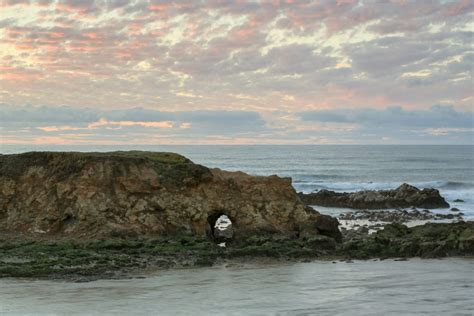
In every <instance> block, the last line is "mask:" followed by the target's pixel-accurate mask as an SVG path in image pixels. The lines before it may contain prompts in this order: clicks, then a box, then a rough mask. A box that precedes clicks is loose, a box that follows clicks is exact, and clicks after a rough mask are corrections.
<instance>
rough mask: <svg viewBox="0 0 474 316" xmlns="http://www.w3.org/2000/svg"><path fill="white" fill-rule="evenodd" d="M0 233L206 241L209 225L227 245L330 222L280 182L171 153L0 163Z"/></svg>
mask: <svg viewBox="0 0 474 316" xmlns="http://www.w3.org/2000/svg"><path fill="white" fill-rule="evenodd" d="M0 206H1V209H0V210H1V211H0V231H10V232H15V233H18V234H23V235H35V234H48V235H56V234H60V235H63V236H65V237H67V236H71V237H74V238H75V237H81V238H96V237H102V236H104V237H106V236H125V237H126V236H163V235H170V234H192V235H194V236H201V237H203V236H209V235H210V234H212V229H213V225H214V224H215V221H216V219H217V218H218V217H219V216H220V215H222V214H225V215H226V216H228V218H230V220H231V221H232V232H233V236H232V238H233V239H234V240H235V239H239V238H247V237H248V236H250V235H254V234H260V233H262V232H265V233H269V232H275V233H279V234H287V235H291V236H297V235H299V234H300V230H299V229H300V227H305V226H306V227H312V233H313V234H323V235H327V236H337V235H338V234H339V230H338V229H337V225H338V223H337V220H334V219H332V220H330V219H328V218H326V217H325V216H323V215H320V214H319V213H318V212H316V211H314V210H312V209H309V208H307V207H306V206H305V205H304V204H303V203H302V202H301V201H300V199H299V198H298V196H297V194H296V192H295V190H294V189H293V187H292V186H291V179H290V178H280V177H278V176H270V177H258V176H250V175H247V174H245V173H243V172H227V171H223V170H219V169H209V168H206V167H204V166H201V165H197V164H194V163H193V162H191V161H190V160H189V159H187V158H185V157H183V156H180V155H177V154H172V153H155V152H112V153H60V152H57V153H50V152H32V153H25V154H18V155H0Z"/></svg>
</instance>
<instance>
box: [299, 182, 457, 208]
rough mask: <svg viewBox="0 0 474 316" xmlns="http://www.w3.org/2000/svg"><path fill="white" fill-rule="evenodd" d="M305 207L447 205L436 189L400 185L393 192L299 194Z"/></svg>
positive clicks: (433, 206) (441, 206)
mask: <svg viewBox="0 0 474 316" xmlns="http://www.w3.org/2000/svg"><path fill="white" fill-rule="evenodd" d="M299 196H300V198H301V200H302V201H303V202H304V203H305V204H307V205H319V206H328V207H345V208H355V209H387V208H404V207H412V206H414V207H421V208H430V209H433V208H447V207H449V204H448V203H447V202H446V201H445V199H444V198H443V197H442V196H441V195H440V194H439V191H438V190H436V189H423V190H420V189H418V188H416V187H414V186H411V185H409V184H406V183H404V184H402V185H401V186H399V187H398V188H397V189H395V190H380V191H371V190H368V191H359V192H351V193H348V192H342V193H339V192H334V191H328V190H320V191H318V192H315V193H309V194H304V193H299Z"/></svg>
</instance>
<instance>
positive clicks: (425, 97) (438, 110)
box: [0, 0, 474, 145]
mask: <svg viewBox="0 0 474 316" xmlns="http://www.w3.org/2000/svg"><path fill="white" fill-rule="evenodd" d="M473 32H474V0H455V1H442V0H423V1H422V0H419V1H418V0H414V1H408V0H392V1H390V0H378V1H374V0H372V1H368V0H367V1H366V0H360V1H355V0H331V1H329V0H328V1H311V2H309V1H238V0H235V1H177V2H171V1H154V0H150V1H125V0H81V1H77V0H76V1H71V0H56V1H53V0H36V1H22V0H0V132H1V134H0V145H1V144H4V145H6V144H13V145H15V144H21V145H55V144H67V145H75V144H80V145H87V144H94V145H101V144H104V145H105V144H140V145H142V144H150V145H153V144H474V107H473V104H474V92H473V91H474V82H473V77H472V75H473V71H474V41H473V34H474V33H473Z"/></svg>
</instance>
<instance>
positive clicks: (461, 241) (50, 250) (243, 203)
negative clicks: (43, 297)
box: [0, 151, 474, 280]
mask: <svg viewBox="0 0 474 316" xmlns="http://www.w3.org/2000/svg"><path fill="white" fill-rule="evenodd" d="M410 190H411V189H410ZM419 191H422V192H427V191H424V190H419ZM425 200H428V201H432V199H431V198H428V199H425ZM306 202H307V201H306ZM430 205H431V204H430ZM393 225H399V226H393V227H395V228H393V229H392V228H390V229H389V230H387V231H386V232H383V231H378V232H376V233H373V234H368V233H367V232H365V231H364V232H362V231H360V232H358V233H357V234H352V235H351V234H347V231H346V230H343V231H342V232H343V233H341V231H340V230H339V227H338V226H339V222H338V220H337V219H336V218H333V217H331V216H328V215H323V214H320V213H319V212H317V211H316V210H314V209H312V208H311V207H309V206H307V205H305V203H304V199H303V201H302V199H300V197H299V196H298V194H297V193H296V191H295V190H294V188H293V187H292V185H291V179H290V178H280V177H278V176H268V177H260V176H250V175H248V174H245V173H242V172H227V171H223V170H219V169H210V168H207V167H204V166H201V165H198V164H194V163H193V162H192V161H190V160H189V159H187V158H185V157H183V156H180V155H178V154H174V153H157V152H138V151H131V152H110V153H78V152H68V153H64V152H31V153H24V154H17V155H0V277H12V276H13V277H45V278H67V279H73V280H90V279H95V278H114V277H123V276H125V275H127V274H128V273H131V272H133V273H135V272H137V271H140V272H146V271H149V270H153V269H161V268H170V267H188V266H200V265H212V264H214V263H216V262H220V261H225V260H236V259H239V260H244V259H245V260H247V259H248V260H254V259H255V258H275V259H276V260H308V259H315V258H319V259H333V258H351V257H354V258H370V257H381V256H383V257H385V256H394V257H398V256H402V257H410V256H431V255H432V256H446V255H473V254H474V247H473V243H474V227H473V225H474V223H472V222H458V223H452V224H430V225H431V226H427V225H428V224H427V225H424V226H420V227H425V228H408V227H406V226H403V225H400V224H393ZM439 225H442V226H439ZM390 227H391V226H390ZM392 239H393V240H392ZM427 245H430V246H429V247H431V248H426V247H428V246H427ZM407 247H409V249H410V251H408V250H406V249H408V248H407ZM432 248H433V249H432ZM428 249H431V250H428Z"/></svg>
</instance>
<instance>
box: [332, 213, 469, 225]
mask: <svg viewBox="0 0 474 316" xmlns="http://www.w3.org/2000/svg"><path fill="white" fill-rule="evenodd" d="M462 215H463V214H462V213H457V214H436V213H433V212H430V211H429V210H423V211H422V212H420V211H418V210H411V211H407V210H358V211H354V212H347V213H342V214H340V215H339V217H338V218H339V220H368V221H370V222H393V223H406V222H410V221H426V220H441V219H459V220H460V219H462Z"/></svg>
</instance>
